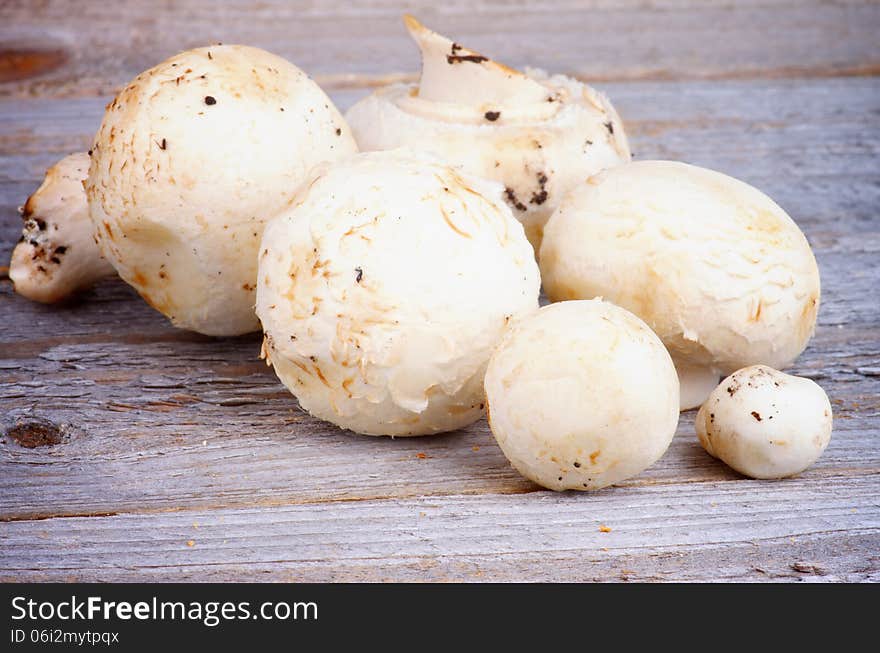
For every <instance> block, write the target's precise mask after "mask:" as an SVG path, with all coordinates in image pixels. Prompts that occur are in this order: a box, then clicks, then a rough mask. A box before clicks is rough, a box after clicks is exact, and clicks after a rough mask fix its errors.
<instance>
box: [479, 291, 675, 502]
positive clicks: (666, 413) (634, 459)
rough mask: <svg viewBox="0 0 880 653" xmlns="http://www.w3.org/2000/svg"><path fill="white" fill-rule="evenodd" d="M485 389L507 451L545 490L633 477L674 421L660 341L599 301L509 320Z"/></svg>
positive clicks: (661, 446) (667, 438) (670, 374)
mask: <svg viewBox="0 0 880 653" xmlns="http://www.w3.org/2000/svg"><path fill="white" fill-rule="evenodd" d="M485 389H486V412H487V414H488V415H489V425H490V427H491V429H492V433H493V434H494V435H495V439H496V440H497V441H498V444H499V446H500V447H501V450H502V451H503V452H504V455H505V456H507V459H508V460H509V461H510V462H511V464H513V466H514V467H515V468H516V469H517V470H518V471H519V472H520V473H521V474H522V475H523V476H525V477H526V478H529V479H531V480H532V481H534V482H535V483H538V484H539V485H543V486H544V487H546V488H549V489H551V490H596V489H599V488H602V487H605V486H607V485H611V484H613V483H617V482H619V481H622V480H624V479H627V478H629V477H631V476H634V475H636V474H638V473H639V472H641V471H642V470H644V469H645V468H647V467H648V466H650V465H652V464H653V463H654V462H656V461H657V460H658V459H659V458H660V457H661V456H662V455H663V453H664V452H665V451H666V449H667V447H668V446H669V443H670V442H671V441H672V437H673V435H674V434H675V429H676V426H677V425H678V414H679V411H678V402H679V398H678V377H677V376H676V374H675V367H674V365H673V364H672V359H671V358H670V357H669V353H668V352H667V351H666V348H665V347H664V346H663V343H662V342H660V339H659V338H658V337H657V336H656V334H654V332H653V331H651V329H649V328H648V326H647V325H646V324H645V323H644V322H642V321H641V320H640V319H639V318H637V317H636V316H635V315H633V314H632V313H630V312H629V311H626V310H624V309H622V308H619V307H617V306H615V305H614V304H611V303H610V302H605V301H602V300H599V299H595V300H591V301H570V302H559V303H557V304H551V305H549V306H545V307H543V308H542V309H540V310H539V311H538V312H537V313H535V314H533V315H531V316H528V317H526V318H524V319H522V320H521V321H520V322H518V323H516V324H514V325H513V326H512V327H511V328H510V330H509V331H508V332H507V333H506V334H505V336H504V338H503V339H502V340H501V343H500V344H499V345H498V348H497V349H496V351H495V353H494V354H493V355H492V358H491V360H490V361H489V367H488V370H487V371H486V381H485Z"/></svg>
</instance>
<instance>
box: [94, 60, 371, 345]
mask: <svg viewBox="0 0 880 653" xmlns="http://www.w3.org/2000/svg"><path fill="white" fill-rule="evenodd" d="M355 150H356V146H355V144H354V139H353V138H352V136H351V134H350V132H349V129H348V127H347V125H346V124H345V121H344V120H343V118H342V116H341V115H340V114H339V112H338V111H337V110H336V108H335V107H334V106H333V104H332V103H331V101H330V99H329V98H328V97H327V96H326V95H325V94H324V92H323V91H322V90H321V89H320V88H319V87H318V85H317V84H315V83H314V82H313V81H312V80H311V79H309V78H308V77H307V76H306V74H305V73H304V72H302V71H301V70H300V69H299V68H297V67H296V66H294V65H293V64H291V63H289V62H288V61H285V60H284V59H282V58H280V57H277V56H275V55H272V54H269V53H268V52H265V51H263V50H259V49H257V48H251V47H244V46H237V45H224V46H211V47H207V48H199V49H196V50H190V51H188V52H184V53H182V54H178V55H176V56H174V57H171V58H170V59H168V60H167V61H164V62H163V63H161V64H159V65H158V66H156V67H155V68H152V69H151V70H148V71H146V72H144V73H142V74H140V75H138V76H137V77H136V78H135V79H134V80H133V81H132V82H131V84H130V85H128V86H127V87H126V88H125V89H123V90H122V92H120V93H119V95H118V96H117V97H116V99H115V100H113V102H112V103H111V104H110V105H109V106H108V107H107V112H106V114H105V115H104V120H103V123H102V124H101V129H100V131H99V132H98V134H97V136H96V137H95V141H94V145H93V148H92V164H91V169H90V171H89V178H88V181H87V183H86V191H87V194H88V199H89V207H90V212H91V218H92V220H93V222H94V225H95V229H96V232H97V235H98V238H99V245H100V247H101V250H102V252H103V253H104V256H106V257H107V259H108V260H109V261H110V262H111V263H112V264H113V266H114V267H115V268H116V270H117V271H118V272H119V275H120V276H121V277H122V278H123V279H125V281H127V282H128V283H130V284H131V285H132V286H134V287H135V289H136V290H137V291H138V292H139V293H140V294H141V295H142V296H143V297H144V299H146V300H147V301H148V302H149V303H150V304H151V305H152V306H153V307H155V308H156V309H158V310H159V311H161V312H162V313H164V314H165V315H166V316H168V317H169V318H170V319H171V321H172V322H173V323H174V324H175V325H177V326H179V327H182V328H186V329H192V330H194V331H199V332H201V333H205V334H209V335H235V334H240V333H245V332H248V331H254V330H256V329H259V322H258V320H257V317H256V315H255V314H254V310H253V307H254V300H255V294H254V290H255V288H256V280H257V251H258V246H259V242H260V237H261V236H262V232H263V226H264V224H265V222H266V220H268V219H269V218H272V217H274V216H275V215H276V214H278V213H279V212H280V211H281V210H282V209H283V208H285V207H286V206H288V205H289V203H290V202H291V200H292V198H293V193H294V191H295V190H296V188H297V186H298V185H299V184H300V182H301V181H302V180H303V178H304V177H305V176H306V173H307V172H308V170H309V169H310V168H311V167H312V166H313V165H314V164H316V163H319V162H321V161H325V160H334V159H338V158H341V157H343V156H347V155H349V154H351V153H353V152H354V151H355Z"/></svg>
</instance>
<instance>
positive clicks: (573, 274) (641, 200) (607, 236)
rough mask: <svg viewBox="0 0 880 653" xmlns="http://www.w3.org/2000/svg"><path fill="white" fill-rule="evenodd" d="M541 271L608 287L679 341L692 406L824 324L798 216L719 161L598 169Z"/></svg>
mask: <svg viewBox="0 0 880 653" xmlns="http://www.w3.org/2000/svg"><path fill="white" fill-rule="evenodd" d="M540 261H541V276H542V279H543V282H544V289H545V290H546V292H547V295H548V296H549V297H550V299H551V300H553V301H559V300H564V299H589V298H592V297H605V298H606V299H608V300H610V301H613V302H614V303H616V304H618V305H619V306H622V307H624V308H626V309H627V310H630V311H632V312H633V313H635V314H636V315H638V316H639V317H640V318H642V319H643V320H645V322H647V323H648V325H649V326H650V327H651V328H652V329H654V331H655V332H656V333H657V335H658V336H660V339H661V340H662V341H663V343H664V344H665V345H666V346H667V348H669V351H670V353H671V354H672V358H673V360H674V361H675V363H676V367H677V369H678V372H679V377H680V382H681V399H682V406H681V407H682V410H684V409H687V408H694V407H696V406H699V405H700V404H701V403H703V401H705V399H706V397H707V396H708V394H709V392H711V391H712V389H713V388H714V387H715V386H716V385H717V384H718V380H719V378H720V377H721V376H723V375H725V374H730V373H731V372H733V371H734V370H737V369H739V368H741V367H744V366H746V365H754V364H758V363H764V364H767V365H771V366H773V367H776V368H781V367H785V366H787V365H789V364H790V363H791V362H792V361H794V359H795V358H797V356H798V355H799V354H800V353H801V352H802V351H803V350H804V348H805V347H806V345H807V342H808V341H809V339H810V337H811V336H812V334H813V331H814V328H815V324H816V315H817V313H818V311H819V295H820V287H819V269H818V267H817V266H816V259H815V258H814V257H813V252H812V251H811V249H810V246H809V244H808V243H807V239H806V238H804V235H803V233H801V231H800V229H798V226H797V225H796V224H795V223H794V221H793V220H792V219H791V218H790V217H789V216H788V215H787V214H786V213H785V211H783V210H782V209H781V208H780V207H779V206H778V205H777V204H776V203H775V202H773V200H771V199H770V198H769V197H767V196H766V195H764V194H763V193H762V192H760V191H759V190H757V189H755V188H753V187H752V186H749V185H748V184H745V183H743V182H741V181H738V180H736V179H734V178H732V177H728V176H726V175H723V174H721V173H719V172H714V171H712V170H707V169H705V168H698V167H696V166H690V165H686V164H684V163H678V162H673V161H638V162H635V163H629V164H625V165H622V166H618V167H616V168H611V169H608V170H605V171H604V172H601V173H599V174H598V175H595V176H594V177H591V178H590V179H589V180H588V181H587V182H586V183H584V184H582V185H581V186H580V187H579V188H577V189H576V190H574V191H573V192H572V193H571V194H570V195H568V196H567V197H566V199H565V200H564V201H563V203H562V205H561V206H560V207H559V209H558V210H557V211H556V213H555V214H554V215H553V217H552V218H551V219H550V221H549V223H548V224H547V229H546V233H545V237H544V243H543V245H542V247H541V257H540Z"/></svg>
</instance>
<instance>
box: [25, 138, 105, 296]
mask: <svg viewBox="0 0 880 653" xmlns="http://www.w3.org/2000/svg"><path fill="white" fill-rule="evenodd" d="M88 172H89V155H88V154H86V153H85V152H78V153H76V154H71V155H69V156H66V157H64V158H63V159H61V160H60V161H59V162H58V163H56V164H55V165H53V166H52V167H51V168H49V170H48V171H47V172H46V178H45V179H44V180H43V183H42V184H41V185H40V187H39V188H38V189H37V190H36V191H34V194H33V195H31V196H30V197H29V198H28V200H27V202H26V203H25V205H24V209H23V212H22V217H23V218H24V228H23V230H22V234H21V240H20V241H19V243H18V245H16V246H15V249H14V250H13V252H12V260H11V261H10V264H9V278H10V279H11V280H12V283H13V284H14V286H15V291H16V292H17V293H18V294H20V295H22V296H24V297H27V298H28V299H30V300H33V301H36V302H43V303H45V304H51V303H54V302H58V301H61V300H63V299H65V298H67V297H68V296H70V295H72V294H74V293H76V292H77V291H80V290H85V289H87V288H89V287H91V286H92V285H93V284H94V283H95V282H96V281H98V280H99V279H103V278H104V277H108V276H112V275H113V274H114V270H113V266H111V265H110V264H109V263H108V262H107V261H106V260H105V259H104V258H102V257H101V253H100V251H99V250H98V246H97V245H96V244H95V240H94V236H93V232H92V222H91V220H89V207H88V203H87V202H86V193H85V190H83V180H84V179H85V178H86V176H87V175H88Z"/></svg>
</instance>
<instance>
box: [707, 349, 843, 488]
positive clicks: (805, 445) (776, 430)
mask: <svg viewBox="0 0 880 653" xmlns="http://www.w3.org/2000/svg"><path fill="white" fill-rule="evenodd" d="M832 419H833V418H832V411H831V402H830V401H828V395H827V394H825V391H824V390H823V389H822V388H821V387H820V386H819V385H818V384H817V383H816V382H815V381H812V380H810V379H805V378H802V377H799V376H792V375H790V374H783V373H782V372H778V371H777V370H774V369H772V368H770V367H767V366H766V365H753V366H751V367H746V368H743V369H741V370H737V371H736V372H734V373H733V374H731V375H730V376H729V377H727V378H726V379H724V381H722V382H721V384H720V385H719V386H718V387H717V388H716V389H715V390H713V391H712V394H710V395H709V398H708V399H706V402H705V403H704V404H703V405H702V407H701V408H700V410H699V412H698V413H697V417H696V420H695V426H696V430H697V437H698V438H699V440H700V444H701V445H703V448H704V449H705V450H706V451H707V452H708V453H709V454H710V455H712V456H714V457H715V458H719V459H721V460H722V461H724V462H725V463H727V464H728V465H730V467H732V468H733V469H735V470H736V471H738V472H740V473H741V474H745V475H746V476H751V477H752V478H783V477H785V476H793V475H795V474H799V473H800V472H802V471H804V470H805V469H806V468H807V467H809V466H810V465H812V464H813V463H814V462H816V460H817V459H818V458H819V456H821V455H822V452H823V451H824V450H825V447H827V446H828V443H829V442H830V441H831V427H832Z"/></svg>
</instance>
